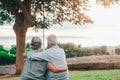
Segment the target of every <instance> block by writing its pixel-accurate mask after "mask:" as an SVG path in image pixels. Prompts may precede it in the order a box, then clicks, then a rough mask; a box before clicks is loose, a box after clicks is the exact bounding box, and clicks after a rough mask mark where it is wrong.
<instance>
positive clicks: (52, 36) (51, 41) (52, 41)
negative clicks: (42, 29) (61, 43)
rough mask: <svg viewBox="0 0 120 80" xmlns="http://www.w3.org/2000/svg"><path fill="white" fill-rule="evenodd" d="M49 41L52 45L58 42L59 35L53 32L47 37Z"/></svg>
mask: <svg viewBox="0 0 120 80" xmlns="http://www.w3.org/2000/svg"><path fill="white" fill-rule="evenodd" d="M47 43H48V44H50V45H55V44H57V37H56V36H55V35H54V34H51V35H49V36H48V37H47Z"/></svg>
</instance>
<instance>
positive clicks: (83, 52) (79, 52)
mask: <svg viewBox="0 0 120 80" xmlns="http://www.w3.org/2000/svg"><path fill="white" fill-rule="evenodd" d="M74 55H75V56H76V57H81V56H91V55H93V51H92V49H91V48H76V49H75V50H74Z"/></svg>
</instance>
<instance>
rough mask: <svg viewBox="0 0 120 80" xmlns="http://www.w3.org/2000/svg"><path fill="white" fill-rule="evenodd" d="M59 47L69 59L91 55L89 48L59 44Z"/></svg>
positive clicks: (71, 44)
mask: <svg viewBox="0 0 120 80" xmlns="http://www.w3.org/2000/svg"><path fill="white" fill-rule="evenodd" d="M59 46H60V47H61V48H63V49H64V50H65V54H66V57H67V58H70V57H80V56H90V55H92V54H93V52H92V49H91V48H80V47H79V46H76V45H75V44H73V43H64V44H61V43H59Z"/></svg>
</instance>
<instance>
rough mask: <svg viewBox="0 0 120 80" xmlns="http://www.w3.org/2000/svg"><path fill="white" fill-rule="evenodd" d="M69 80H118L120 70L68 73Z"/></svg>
mask: <svg viewBox="0 0 120 80" xmlns="http://www.w3.org/2000/svg"><path fill="white" fill-rule="evenodd" d="M69 76H70V78H69V80H120V69H113V70H88V71H86V70H84V71H79V70H77V71H70V75H69ZM0 80H20V79H19V76H14V75H12V76H8V75H6V76H5V75H4V76H0Z"/></svg>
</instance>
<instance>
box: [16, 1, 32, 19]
mask: <svg viewBox="0 0 120 80" xmlns="http://www.w3.org/2000/svg"><path fill="white" fill-rule="evenodd" d="M16 3H17V4H18V6H19V7H20V9H21V10H22V12H23V15H24V17H25V19H26V20H28V21H29V20H30V18H31V13H30V12H29V11H28V10H27V8H26V6H27V5H26V6H25V5H24V4H23V3H22V2H21V1H20V0H16Z"/></svg>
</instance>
